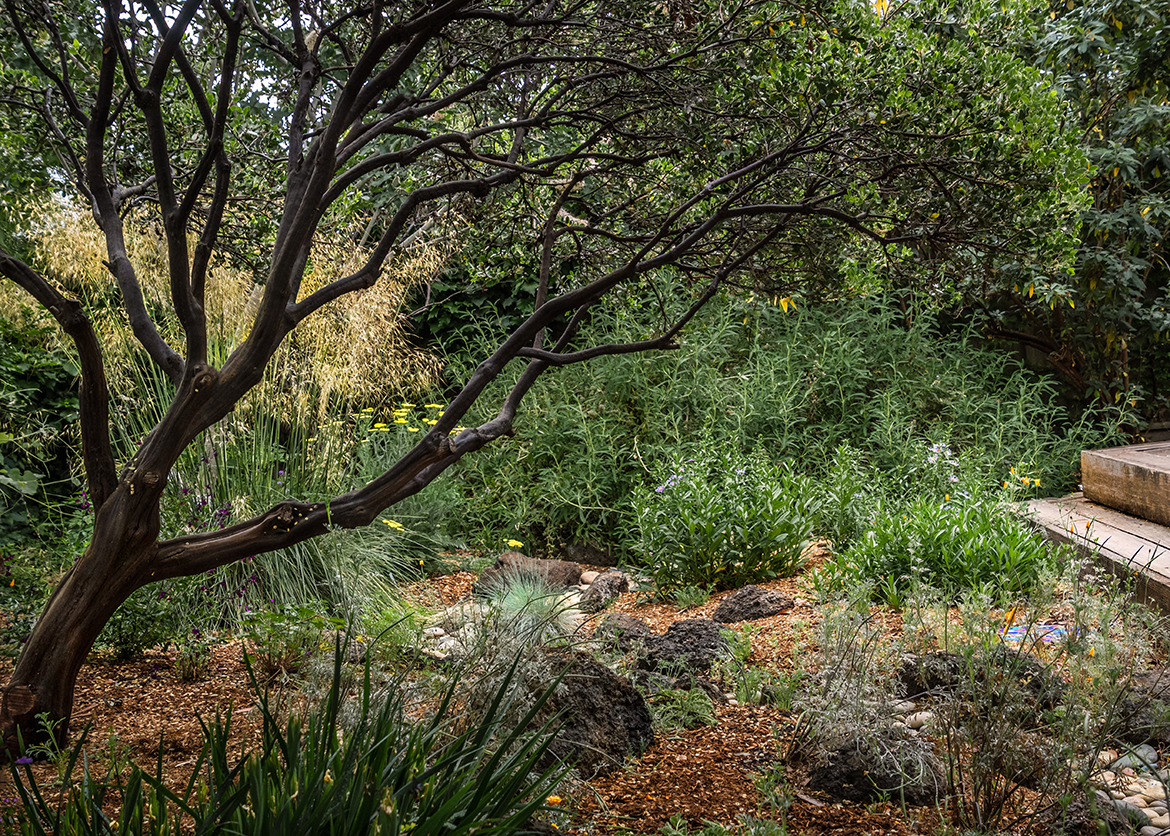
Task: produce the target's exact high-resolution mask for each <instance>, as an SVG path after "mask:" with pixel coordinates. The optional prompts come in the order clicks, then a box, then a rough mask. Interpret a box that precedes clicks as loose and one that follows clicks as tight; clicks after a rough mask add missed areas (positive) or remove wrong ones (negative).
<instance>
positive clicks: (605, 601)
mask: <svg viewBox="0 0 1170 836" xmlns="http://www.w3.org/2000/svg"><path fill="white" fill-rule="evenodd" d="M629 591H630V579H629V578H628V577H626V573H625V572H617V571H614V572H606V573H605V574H604V575H600V576H598V577H597V578H596V579H595V580H594V581H593V583H592V584H590V585H589V588H588V589H587V590H586V591H585V593H584V594H583V595H582V596H581V609H582V610H584V611H585V612H600V611H601V610H603V609H605V608H606V607H607V606H609V604H610V602H612V601H615V600H617V599H618V597H620V596H621V595H622V593H624V592H629Z"/></svg>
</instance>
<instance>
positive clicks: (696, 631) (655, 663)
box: [638, 618, 728, 673]
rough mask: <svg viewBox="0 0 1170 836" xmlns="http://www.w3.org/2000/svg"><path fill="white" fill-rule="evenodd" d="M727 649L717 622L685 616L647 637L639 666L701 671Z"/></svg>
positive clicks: (724, 653) (647, 668) (706, 668)
mask: <svg viewBox="0 0 1170 836" xmlns="http://www.w3.org/2000/svg"><path fill="white" fill-rule="evenodd" d="M727 652H728V647H727V640H726V639H724V638H723V635H722V634H721V633H720V632H719V625H718V624H716V623H715V622H714V621H712V620H710V619H709V618H684V619H682V620H681V621H676V622H674V623H673V624H671V625H670V627H669V628H668V629H667V631H666V632H665V633H663V634H662V635H661V636H651V637H650V638H649V640H647V641H646V653H645V655H644V656H642V657H641V658H639V659H638V667H640V668H643V669H645V670H651V671H671V672H677V673H682V672H684V671H689V672H692V673H703V672H705V671H707V670H708V669H709V668H710V667H711V663H712V662H714V661H715V660H716V659H718V658H720V657H721V656H725V655H726V654H727Z"/></svg>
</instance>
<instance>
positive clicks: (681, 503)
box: [632, 445, 816, 594]
mask: <svg viewBox="0 0 1170 836" xmlns="http://www.w3.org/2000/svg"><path fill="white" fill-rule="evenodd" d="M660 478H661V479H662V483H661V484H660V485H658V486H657V487H655V488H653V489H651V490H643V491H638V492H636V493H635V494H634V496H633V497H632V500H633V504H634V514H635V518H636V520H637V524H638V530H639V531H640V532H641V541H640V543H639V551H640V553H641V557H642V560H643V561H644V562H645V565H646V567H647V569H648V570H649V573H650V576H651V577H652V578H653V579H654V585H655V586H656V587H657V588H658V589H659V590H661V591H662V592H664V593H667V594H670V593H672V592H674V591H675V590H678V589H680V588H685V587H700V588H706V589H738V588H739V587H741V586H744V585H745V584H749V583H759V582H761V581H767V580H772V579H773V578H777V577H790V576H791V575H794V574H796V572H797V571H798V570H799V569H800V568H801V566H802V565H803V555H804V550H805V549H806V548H807V547H808V545H809V542H810V541H811V539H812V533H813V524H814V520H815V516H816V507H815V501H814V499H813V486H812V484H811V481H810V480H809V479H808V478H807V477H802V476H797V475H794V474H793V473H792V472H791V471H790V469H789V468H788V467H786V466H776V465H773V464H772V463H771V462H770V461H769V460H768V458H767V457H766V456H765V455H763V454H762V453H758V454H757V455H754V456H750V457H749V456H744V455H741V454H740V453H739V451H738V450H736V449H735V448H734V447H732V448H728V447H722V448H712V447H711V446H709V445H705V446H703V447H701V448H700V449H698V450H696V451H695V453H694V455H693V456H685V457H684V456H676V457H675V458H674V460H673V461H671V462H670V463H669V465H668V466H667V467H665V468H664V469H663V474H662V476H661V477H660Z"/></svg>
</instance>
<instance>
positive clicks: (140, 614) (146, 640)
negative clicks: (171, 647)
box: [97, 581, 180, 659]
mask: <svg viewBox="0 0 1170 836" xmlns="http://www.w3.org/2000/svg"><path fill="white" fill-rule="evenodd" d="M172 585H173V584H172V583H170V582H167V581H163V582H161V583H154V584H150V585H149V586H144V587H142V588H141V589H139V590H137V591H136V592H134V594H132V595H131V596H130V597H129V598H127V599H126V600H125V601H123V602H122V605H121V606H120V607H118V609H116V610H115V611H114V614H113V616H111V617H110V620H109V621H107V622H106V626H105V627H103V628H102V632H101V634H100V635H99V636H98V639H97V646H98V647H104V648H107V649H109V650H112V651H113V652H114V655H115V656H117V657H118V658H119V659H133V658H134V657H136V656H141V655H142V651H144V650H146V649H148V648H151V647H155V646H156V645H164V644H168V643H169V642H171V641H172V640H173V639H174V638H175V637H176V636H177V634H178V632H179V629H180V628H179V626H178V619H177V617H176V612H175V608H174V607H173V606H172V605H171V602H170V600H169V596H168V594H167V593H168V591H169V589H170V588H171V586H172Z"/></svg>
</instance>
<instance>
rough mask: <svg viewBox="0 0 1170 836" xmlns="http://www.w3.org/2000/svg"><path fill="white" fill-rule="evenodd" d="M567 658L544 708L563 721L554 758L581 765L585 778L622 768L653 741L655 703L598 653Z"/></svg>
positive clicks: (548, 761)
mask: <svg viewBox="0 0 1170 836" xmlns="http://www.w3.org/2000/svg"><path fill="white" fill-rule="evenodd" d="M564 661H567V662H568V669H567V670H566V671H565V675H564V676H563V677H562V678H561V682H560V685H559V686H558V687H557V689H556V691H555V692H554V693H553V695H552V696H551V697H550V698H549V701H548V703H546V705H545V712H546V713H547V714H548V715H549V716H552V715H554V714H558V713H559V714H560V717H561V722H562V725H561V727H560V729H559V730H558V731H557V734H556V737H555V738H554V740H553V742H552V744H551V745H550V746H549V753H550V756H546V758H545V762H544V763H542V764H538V766H541V767H547V766H550V765H551V763H552V758H556V759H557V760H560V761H563V762H566V763H572V764H575V765H576V769H577V771H578V772H579V773H580V775H581V777H582V778H585V779H586V780H588V779H590V778H592V777H594V776H596V775H604V774H605V773H607V772H610V771H612V770H614V769H616V768H618V767H620V766H621V765H622V764H623V763H624V762H625V760H626V758H629V757H637V756H639V755H641V754H642V753H643V752H645V751H646V749H647V747H649V746H650V744H651V743H653V742H654V730H653V727H652V721H651V717H650V708H649V707H648V706H647V705H646V700H645V699H643V698H642V694H641V693H640V692H639V691H638V689H637V688H635V687H634V686H633V685H631V684H630V681H629V680H628V679H626V678H625V677H624V676H618V675H617V674H616V673H614V672H613V671H611V670H610V669H609V668H607V667H606V666H605V665H603V664H601V663H600V662H598V661H597V660H596V659H594V658H593V657H591V656H589V655H587V654H583V653H577V654H574V655H573V656H572V658H571V659H568V660H561V659H558V662H564Z"/></svg>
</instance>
